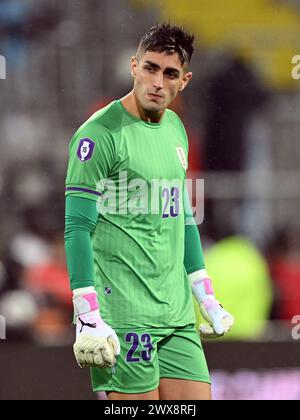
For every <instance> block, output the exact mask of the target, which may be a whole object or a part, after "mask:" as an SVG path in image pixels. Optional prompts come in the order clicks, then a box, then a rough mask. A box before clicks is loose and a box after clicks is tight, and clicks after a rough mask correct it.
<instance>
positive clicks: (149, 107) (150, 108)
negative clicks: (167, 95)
mask: <svg viewBox="0 0 300 420" xmlns="http://www.w3.org/2000/svg"><path fill="white" fill-rule="evenodd" d="M144 109H145V111H147V112H160V111H162V110H164V109H165V107H164V106H162V104H156V103H153V102H150V103H149V102H148V103H147V104H145V107H144Z"/></svg>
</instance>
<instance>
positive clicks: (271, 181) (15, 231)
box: [0, 0, 300, 399]
mask: <svg viewBox="0 0 300 420" xmlns="http://www.w3.org/2000/svg"><path fill="white" fill-rule="evenodd" d="M162 20H165V21H169V20H170V21H171V22H174V23H180V24H184V25H185V26H186V27H187V28H188V29H190V30H191V31H194V32H195V34H196V38H197V50H196V53H195V57H194V59H193V63H192V70H193V72H194V79H193V81H192V85H191V87H190V88H189V89H187V90H186V92H185V93H184V95H182V96H181V97H180V98H179V99H178V101H176V103H175V104H174V105H173V107H174V109H175V110H176V111H177V112H178V113H179V114H180V116H181V117H182V119H183V120H184V122H185V125H186V127H187V130H188V133H189V137H190V168H189V177H191V178H193V179H196V178H204V179H205V209H206V213H205V221H204V224H203V225H201V226H200V227H199V228H200V231H201V234H202V239H203V243H204V247H205V251H206V255H207V265H208V269H209V272H210V274H211V275H212V277H213V279H214V283H215V288H216V290H217V292H218V295H219V296H220V297H221V299H222V302H223V303H224V306H226V308H228V310H230V311H231V312H232V313H234V314H235V316H236V318H237V325H236V328H235V329H234V331H233V332H232V334H231V335H230V336H229V337H228V339H226V340H223V341H222V342H217V343H213V344H211V343H207V344H205V347H206V352H207V358H208V361H209V365H210V368H211V370H212V374H213V379H214V396H215V398H216V399H232V398H233V399H282V398H284V399H300V368H299V363H300V357H299V356H300V350H299V341H298V340H299V328H297V324H293V323H292V320H294V322H297V318H294V317H295V316H297V315H300V235H299V231H300V218H299V212H300V189H299V184H300V170H299V162H300V144H299V133H300V118H299V116H300V115H299V107H300V80H295V79H294V78H293V77H292V69H293V67H295V64H292V59H293V57H294V56H295V55H299V54H300V36H299V34H300V2H299V1H298V0H285V1H280V0H251V1H247V0H230V1H225V0H215V1H214V2H207V1H202V0H201V1H199V0H197V1H196V0H195V1H194V0H190V2H189V4H188V6H187V5H186V4H185V3H184V2H183V3H182V2H180V1H168V0H165V1H146V0H143V1H141V0H134V1H133V0H132V1H130V0H111V1H108V0H101V1H98V0H64V1H63V2H61V1H58V0H38V1H37V0H26V1H25V0H2V1H1V2H0V56H1V60H0V63H1V69H0V70H1V71H0V78H1V80H0V109H1V113H0V194H1V201H0V217H1V223H0V261H1V263H0V336H1V340H0V371H1V375H0V399H56V398H58V399H69V398H71V399H82V398H85V399H92V398H94V396H93V395H92V394H91V391H90V385H89V378H88V373H87V372H83V371H80V370H78V369H76V367H75V363H74V361H73V357H72V351H71V345H72V340H73V330H72V327H71V325H70V323H71V318H72V308H71V295H70V292H69V290H68V278H67V272H66V268H65V258H64V247H63V246H64V245H63V227H64V177H65V172H66V162H67V151H68V142H69V139H70V137H71V136H72V133H73V132H74V130H75V129H76V128H77V127H78V126H79V125H80V124H81V123H82V122H83V121H84V120H85V119H87V118H88V117H89V116H90V115H91V114H92V113H93V112H94V111H95V110H97V109H99V108H100V107H101V106H103V105H104V104H106V103H108V102H110V101H111V100H113V99H115V98H119V97H121V96H122V95H125V94H126V93H127V92H128V91H129V89H131V86H132V81H131V79H130V72H129V60H130V58H131V56H132V55H133V54H134V52H135V48H136V46H137V43H138V41H139V39H140V38H141V36H142V34H143V33H144V32H145V30H147V29H148V28H149V27H150V26H152V25H153V24H156V23H157V22H160V21H162ZM4 64H6V65H5V66H4ZM4 76H5V77H4ZM2 338H6V340H4V339H3V340H2Z"/></svg>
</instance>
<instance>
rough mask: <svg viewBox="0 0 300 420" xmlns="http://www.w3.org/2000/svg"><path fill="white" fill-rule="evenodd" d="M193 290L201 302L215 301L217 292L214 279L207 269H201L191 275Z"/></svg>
mask: <svg viewBox="0 0 300 420" xmlns="http://www.w3.org/2000/svg"><path fill="white" fill-rule="evenodd" d="M189 280H190V283H191V286H192V291H193V294H194V296H195V298H196V299H197V301H198V302H199V303H204V304H206V303H208V302H215V301H216V298H215V292H214V289H213V286H212V281H211V279H210V278H209V276H208V274H207V271H206V270H199V271H196V272H195V273H192V274H190V275H189Z"/></svg>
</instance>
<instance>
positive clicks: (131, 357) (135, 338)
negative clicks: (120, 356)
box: [125, 332, 153, 363]
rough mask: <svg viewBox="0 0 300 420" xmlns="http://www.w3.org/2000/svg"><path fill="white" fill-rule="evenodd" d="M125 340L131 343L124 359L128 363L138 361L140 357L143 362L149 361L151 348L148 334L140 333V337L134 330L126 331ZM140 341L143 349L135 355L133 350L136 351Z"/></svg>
mask: <svg viewBox="0 0 300 420" xmlns="http://www.w3.org/2000/svg"><path fill="white" fill-rule="evenodd" d="M125 341H126V343H131V348H130V350H129V351H128V353H127V355H126V361H127V362H128V363H138V362H140V361H141V359H142V360H143V361H144V362H150V360H151V353H152V350H153V345H152V340H151V335H150V334H142V335H141V338H140V337H139V335H138V334H136V333H134V332H132V333H128V334H127V335H126V337H125ZM140 343H142V344H143V348H144V350H142V351H141V352H140V356H135V352H136V351H137V349H138V347H139V344H140Z"/></svg>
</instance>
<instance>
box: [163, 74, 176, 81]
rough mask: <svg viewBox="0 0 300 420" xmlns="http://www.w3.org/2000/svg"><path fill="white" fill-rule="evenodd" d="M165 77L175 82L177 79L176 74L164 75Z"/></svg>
mask: <svg viewBox="0 0 300 420" xmlns="http://www.w3.org/2000/svg"><path fill="white" fill-rule="evenodd" d="M166 75H167V77H168V78H169V79H171V80H175V79H177V78H178V75H177V74H176V73H166Z"/></svg>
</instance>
